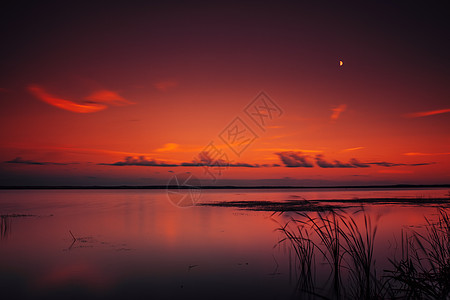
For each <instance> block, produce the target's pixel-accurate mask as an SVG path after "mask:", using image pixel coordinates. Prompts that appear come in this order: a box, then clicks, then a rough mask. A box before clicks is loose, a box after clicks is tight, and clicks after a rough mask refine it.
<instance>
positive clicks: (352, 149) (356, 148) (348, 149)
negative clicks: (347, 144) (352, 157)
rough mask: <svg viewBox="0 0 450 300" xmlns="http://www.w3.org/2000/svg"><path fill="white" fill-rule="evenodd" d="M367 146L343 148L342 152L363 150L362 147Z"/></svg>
mask: <svg viewBox="0 0 450 300" xmlns="http://www.w3.org/2000/svg"><path fill="white" fill-rule="evenodd" d="M365 148H366V147H354V148H347V149H343V150H342V152H349V151H356V150H362V149H365Z"/></svg>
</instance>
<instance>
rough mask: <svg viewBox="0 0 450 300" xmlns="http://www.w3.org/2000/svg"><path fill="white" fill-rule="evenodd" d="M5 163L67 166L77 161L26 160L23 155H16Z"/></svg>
mask: <svg viewBox="0 0 450 300" xmlns="http://www.w3.org/2000/svg"><path fill="white" fill-rule="evenodd" d="M5 163H8V164H24V165H40V166H48V165H53V166H66V165H72V164H77V163H57V162H42V161H35V160H25V159H22V157H16V158H14V159H12V160H8V161H5Z"/></svg>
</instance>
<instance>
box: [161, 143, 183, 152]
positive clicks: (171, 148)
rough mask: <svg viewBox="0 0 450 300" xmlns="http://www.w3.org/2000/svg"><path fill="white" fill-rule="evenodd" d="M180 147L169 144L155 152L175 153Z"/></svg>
mask: <svg viewBox="0 0 450 300" xmlns="http://www.w3.org/2000/svg"><path fill="white" fill-rule="evenodd" d="M179 146H180V145H178V144H175V143H167V144H165V145H164V147H162V148H158V149H156V150H155V151H156V152H169V151H173V150H175V149H177V148H178V147H179Z"/></svg>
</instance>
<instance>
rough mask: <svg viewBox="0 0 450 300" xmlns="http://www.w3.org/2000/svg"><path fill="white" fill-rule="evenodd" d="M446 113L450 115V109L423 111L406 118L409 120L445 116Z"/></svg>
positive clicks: (407, 115)
mask: <svg viewBox="0 0 450 300" xmlns="http://www.w3.org/2000/svg"><path fill="white" fill-rule="evenodd" d="M445 113H450V108H444V109H437V110H429V111H421V112H416V113H411V114H406V115H405V117H407V118H420V117H428V116H433V115H439V114H445Z"/></svg>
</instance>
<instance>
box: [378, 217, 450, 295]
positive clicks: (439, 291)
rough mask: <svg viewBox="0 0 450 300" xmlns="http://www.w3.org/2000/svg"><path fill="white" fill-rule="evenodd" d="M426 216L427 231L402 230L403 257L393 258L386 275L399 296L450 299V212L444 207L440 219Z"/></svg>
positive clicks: (391, 288)
mask: <svg viewBox="0 0 450 300" xmlns="http://www.w3.org/2000/svg"><path fill="white" fill-rule="evenodd" d="M425 219H426V222H427V226H426V228H425V232H423V233H420V232H418V231H413V232H412V234H408V233H403V232H402V239H401V242H402V248H401V250H402V255H401V258H400V260H397V259H395V258H394V259H389V261H390V262H391V264H392V266H393V270H387V271H386V272H387V274H388V275H387V276H386V278H387V279H388V282H389V286H390V290H391V291H392V294H393V295H394V296H396V297H401V298H408V299H450V216H449V214H448V213H447V211H446V210H445V209H443V208H440V209H439V218H438V220H437V222H432V221H431V220H429V219H428V218H425Z"/></svg>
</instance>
